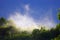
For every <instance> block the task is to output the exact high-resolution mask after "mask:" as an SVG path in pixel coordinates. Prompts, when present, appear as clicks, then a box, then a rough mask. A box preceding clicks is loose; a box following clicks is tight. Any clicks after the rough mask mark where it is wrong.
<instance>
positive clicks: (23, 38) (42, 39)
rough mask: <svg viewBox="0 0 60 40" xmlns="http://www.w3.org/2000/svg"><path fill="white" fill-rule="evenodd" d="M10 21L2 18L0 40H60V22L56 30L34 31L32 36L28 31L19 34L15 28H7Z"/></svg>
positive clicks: (42, 29) (42, 28) (59, 18)
mask: <svg viewBox="0 0 60 40" xmlns="http://www.w3.org/2000/svg"><path fill="white" fill-rule="evenodd" d="M58 20H59V21H60V12H58ZM7 23H8V21H7V20H6V19H5V18H3V17H1V18H0V40H60V22H59V23H58V24H57V25H56V28H51V29H50V30H46V29H44V27H41V29H40V30H39V29H34V30H33V31H32V33H31V34H29V33H27V32H26V31H23V32H18V31H17V30H16V29H15V28H14V27H13V26H7Z"/></svg>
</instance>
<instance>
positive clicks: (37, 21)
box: [0, 0, 60, 29]
mask: <svg viewBox="0 0 60 40" xmlns="http://www.w3.org/2000/svg"><path fill="white" fill-rule="evenodd" d="M59 8H60V0H0V17H4V18H6V19H8V20H13V21H14V23H15V24H16V25H17V26H22V27H23V26H30V27H28V28H29V29H31V28H32V29H34V28H39V27H35V26H38V25H44V26H48V27H49V28H52V27H54V26H55V25H56V24H57V23H58V19H57V13H58V9H59ZM32 25H34V27H31V26H32ZM18 28H19V27H18ZM23 28H24V27H23ZM25 28H26V27H25ZM28 28H26V29H28Z"/></svg>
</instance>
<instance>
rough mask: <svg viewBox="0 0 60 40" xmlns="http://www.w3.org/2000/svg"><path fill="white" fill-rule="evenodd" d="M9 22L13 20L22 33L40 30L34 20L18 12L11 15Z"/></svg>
mask: <svg viewBox="0 0 60 40" xmlns="http://www.w3.org/2000/svg"><path fill="white" fill-rule="evenodd" d="M8 20H12V21H13V23H14V25H15V26H16V28H18V29H20V30H22V31H32V30H33V29H38V27H37V24H36V23H35V22H34V20H33V18H31V17H29V16H26V15H21V14H20V13H18V12H16V13H15V14H13V15H11V16H10V17H9V18H8Z"/></svg>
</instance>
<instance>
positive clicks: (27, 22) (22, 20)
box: [8, 5, 56, 31]
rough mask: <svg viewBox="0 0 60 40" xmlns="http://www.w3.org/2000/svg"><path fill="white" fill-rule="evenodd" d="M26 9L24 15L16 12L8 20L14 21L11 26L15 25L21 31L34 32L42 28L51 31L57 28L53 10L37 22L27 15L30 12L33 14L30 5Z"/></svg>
mask: <svg viewBox="0 0 60 40" xmlns="http://www.w3.org/2000/svg"><path fill="white" fill-rule="evenodd" d="M24 8H25V10H26V11H25V12H26V13H25V14H24V15H22V13H20V12H15V13H14V14H11V15H10V16H9V17H8V20H12V21H13V22H12V24H11V25H15V27H16V28H17V29H19V30H20V31H32V30H33V29H40V28H41V26H42V27H46V28H47V29H50V28H52V27H55V26H56V23H55V22H54V20H53V18H52V11H51V10H48V11H47V12H44V13H45V14H43V16H41V17H40V19H39V20H37V22H36V21H35V19H34V18H33V17H31V16H29V15H27V14H29V11H30V12H31V10H30V7H29V5H25V6H24ZM39 25H40V26H39Z"/></svg>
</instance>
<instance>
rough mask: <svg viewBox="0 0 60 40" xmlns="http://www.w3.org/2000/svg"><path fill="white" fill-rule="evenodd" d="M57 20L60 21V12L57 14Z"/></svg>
mask: <svg viewBox="0 0 60 40" xmlns="http://www.w3.org/2000/svg"><path fill="white" fill-rule="evenodd" d="M58 19H59V20H60V11H59V12H58Z"/></svg>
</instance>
